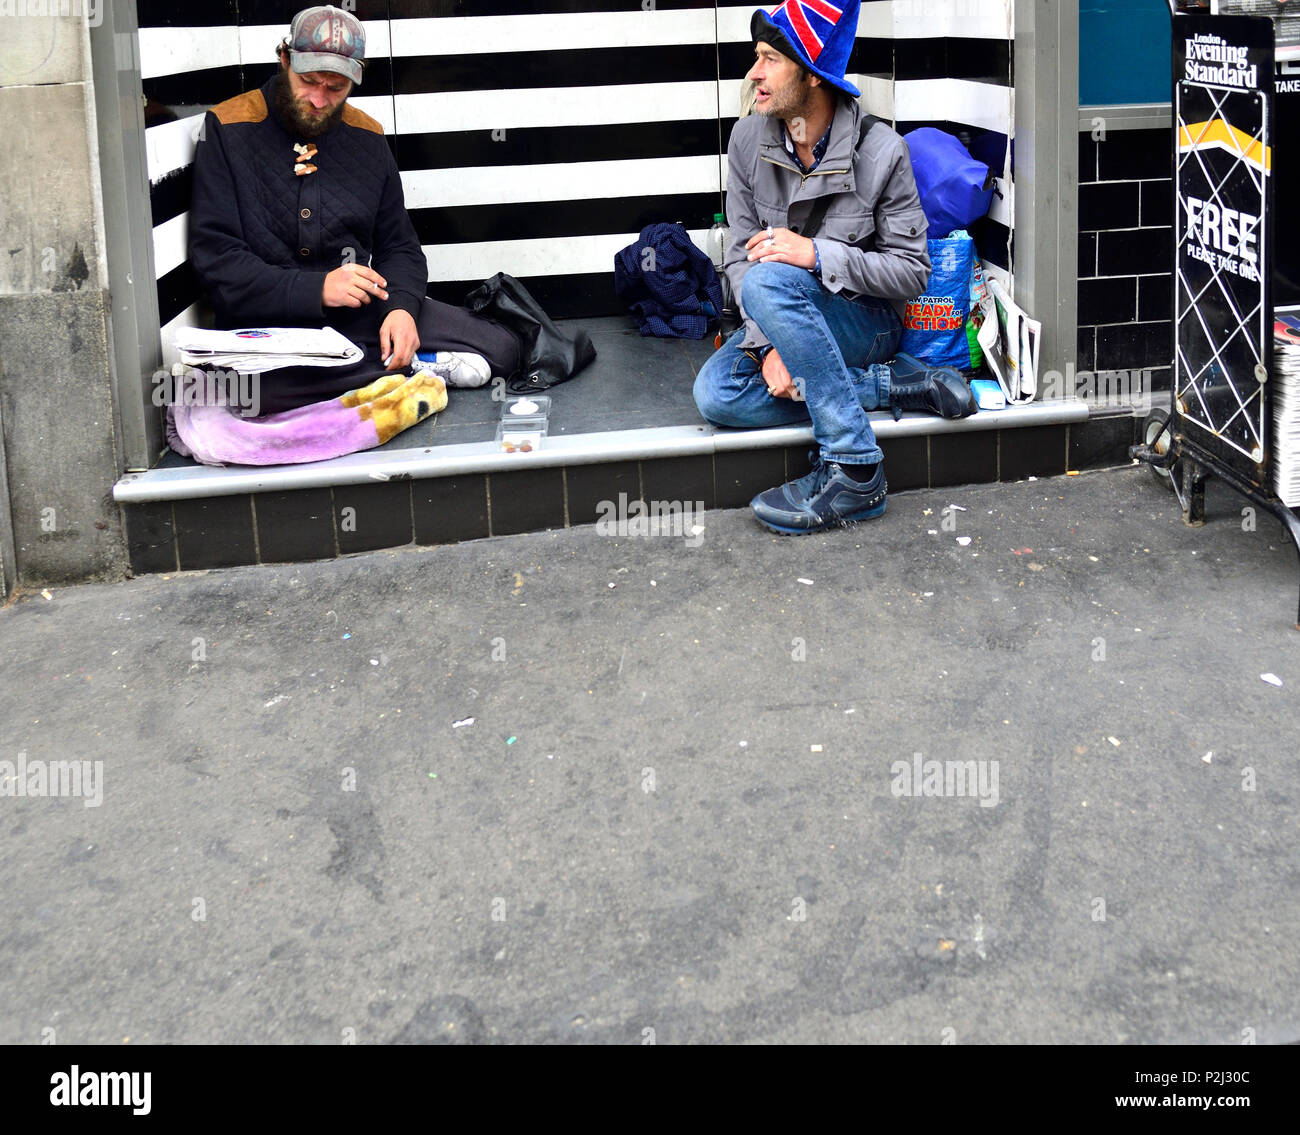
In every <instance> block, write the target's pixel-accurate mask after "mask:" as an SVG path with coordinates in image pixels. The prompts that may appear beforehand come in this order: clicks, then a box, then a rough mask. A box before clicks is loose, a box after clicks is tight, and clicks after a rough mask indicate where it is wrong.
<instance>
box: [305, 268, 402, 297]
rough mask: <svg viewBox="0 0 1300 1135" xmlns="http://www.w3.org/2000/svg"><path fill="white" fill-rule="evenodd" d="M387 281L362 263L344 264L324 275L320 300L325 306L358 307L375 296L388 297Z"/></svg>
mask: <svg viewBox="0 0 1300 1135" xmlns="http://www.w3.org/2000/svg"><path fill="white" fill-rule="evenodd" d="M387 287H388V281H387V280H385V279H384V278H383V276H381V275H380V274H379V273H378V272H376V271H375V270H374V269H373V268H368V267H366V265H364V264H344V265H343V266H342V267H341V268H335V269H334V271H333V272H331V273H330V274H329V275H328V276H326V277H325V286H324V288H322V289H321V296H320V301H321V303H322V304H324V305H325V306H326V307H360V306H361V305H362V304H363V303H369V302H370V301H371V300H372V299H374V298H375V297H376V296H377V297H378V298H379V299H381V300H386V299H387V298H388V292H387V291H385V290H384V289H386V288H387Z"/></svg>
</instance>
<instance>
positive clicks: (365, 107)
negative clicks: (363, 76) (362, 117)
mask: <svg viewBox="0 0 1300 1135" xmlns="http://www.w3.org/2000/svg"><path fill="white" fill-rule="evenodd" d="M359 89H360V88H358V90H359ZM348 106H355V107H356V108H357V110H359V111H361V112H362V113H363V114H368V115H370V117H371V118H373V119H374V120H375V121H376V122H378V123H379V125H380V126H382V127H383V128H384V133H385V134H394V133H396V132H397V127H396V126H395V121H396V120H395V119H394V117H393V96H392V95H352V96H351V97H350V98H349V99H348Z"/></svg>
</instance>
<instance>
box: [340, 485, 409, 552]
mask: <svg viewBox="0 0 1300 1135" xmlns="http://www.w3.org/2000/svg"><path fill="white" fill-rule="evenodd" d="M332 491H333V493H334V508H333V521H334V531H335V534H336V537H337V539H338V542H339V552H340V553H341V554H343V555H347V554H348V553H349V552H373V551H374V550H375V549H376V548H397V547H400V546H401V545H403V544H409V543H410V542H411V536H412V526H411V482H410V481H387V482H380V483H378V484H374V485H336V486H335V487H334V489H333V490H332Z"/></svg>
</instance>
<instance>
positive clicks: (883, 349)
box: [862, 327, 903, 366]
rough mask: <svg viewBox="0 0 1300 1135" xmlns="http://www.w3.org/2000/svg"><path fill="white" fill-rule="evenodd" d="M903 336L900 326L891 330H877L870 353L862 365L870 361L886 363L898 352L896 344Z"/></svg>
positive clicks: (868, 363) (866, 364)
mask: <svg viewBox="0 0 1300 1135" xmlns="http://www.w3.org/2000/svg"><path fill="white" fill-rule="evenodd" d="M902 337H903V332H902V328H901V327H900V328H897V329H896V330H893V331H878V332H877V333H876V341H875V343H874V344H873V346H872V348H871V354H870V355H869V356H868V357H867V361H866V362H865V363H863V364H862V365H863V366H870V365H871V364H872V363H887V362H889V360H890V359H892V358H893V357H894V356H895V355H896V354H898V344H899V342H900V341H901V339H902Z"/></svg>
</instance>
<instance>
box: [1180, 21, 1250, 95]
mask: <svg viewBox="0 0 1300 1135" xmlns="http://www.w3.org/2000/svg"><path fill="white" fill-rule="evenodd" d="M1186 44H1187V55H1186V58H1185V60H1184V63H1183V78H1184V79H1186V80H1187V81H1188V82H1189V83H1200V84H1201V85H1202V86H1212V87H1232V88H1233V89H1234V90H1239V91H1257V90H1259V64H1258V63H1253V62H1251V59H1250V48H1248V47H1245V46H1243V45H1241V44H1235V43H1228V42H1227V41H1226V40H1225V39H1224V38H1223V37H1222V36H1218V35H1196V36H1192V37H1191V38H1190V39H1188V40H1187V41H1186Z"/></svg>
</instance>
